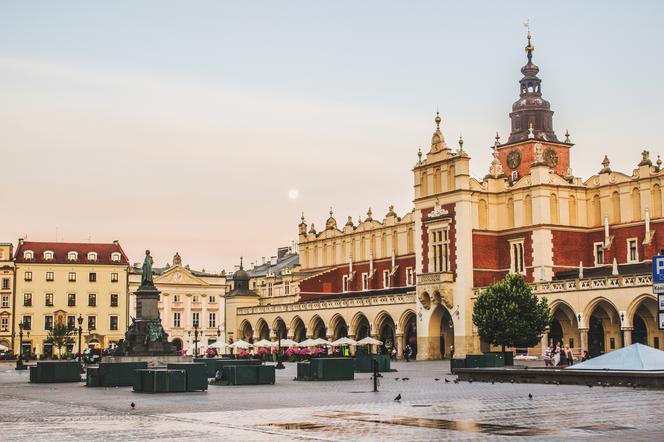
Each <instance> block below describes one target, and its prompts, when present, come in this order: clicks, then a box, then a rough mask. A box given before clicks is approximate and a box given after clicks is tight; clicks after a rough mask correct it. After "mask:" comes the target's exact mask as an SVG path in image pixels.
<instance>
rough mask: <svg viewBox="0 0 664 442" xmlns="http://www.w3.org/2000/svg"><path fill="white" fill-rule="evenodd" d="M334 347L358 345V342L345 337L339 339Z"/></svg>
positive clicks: (334, 343)
mask: <svg viewBox="0 0 664 442" xmlns="http://www.w3.org/2000/svg"><path fill="white" fill-rule="evenodd" d="M332 345H333V346H334V347H341V346H347V345H357V341H356V340H354V339H351V338H347V337H343V338H339V339H337V340H336V341H334V342H333V343H332Z"/></svg>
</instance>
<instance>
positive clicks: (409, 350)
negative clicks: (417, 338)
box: [404, 344, 413, 362]
mask: <svg viewBox="0 0 664 442" xmlns="http://www.w3.org/2000/svg"><path fill="white" fill-rule="evenodd" d="M412 355H413V348H412V347H411V346H410V344H406V349H405V350H404V356H405V357H406V362H410V357H411V356H412Z"/></svg>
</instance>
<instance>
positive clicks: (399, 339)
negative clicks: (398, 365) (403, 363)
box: [395, 333, 405, 360]
mask: <svg viewBox="0 0 664 442" xmlns="http://www.w3.org/2000/svg"><path fill="white" fill-rule="evenodd" d="M395 341H396V342H395V345H396V346H397V359H398V360H401V359H402V358H403V356H402V355H403V349H404V346H405V345H404V341H405V337H404V335H403V333H397V334H396V335H395Z"/></svg>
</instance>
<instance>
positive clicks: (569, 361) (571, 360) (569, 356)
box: [565, 345, 574, 367]
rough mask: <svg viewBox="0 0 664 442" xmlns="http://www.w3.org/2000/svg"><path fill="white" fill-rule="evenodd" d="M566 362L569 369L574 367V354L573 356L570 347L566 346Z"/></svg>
mask: <svg viewBox="0 0 664 442" xmlns="http://www.w3.org/2000/svg"><path fill="white" fill-rule="evenodd" d="M565 361H566V363H567V366H568V367H569V366H571V365H574V354H572V350H571V349H570V348H569V345H566V346H565Z"/></svg>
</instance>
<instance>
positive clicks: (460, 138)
mask: <svg viewBox="0 0 664 442" xmlns="http://www.w3.org/2000/svg"><path fill="white" fill-rule="evenodd" d="M459 152H463V135H462V134H459Z"/></svg>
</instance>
